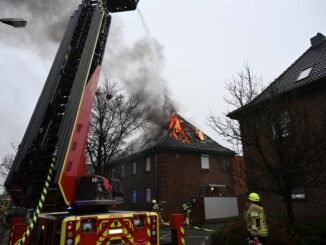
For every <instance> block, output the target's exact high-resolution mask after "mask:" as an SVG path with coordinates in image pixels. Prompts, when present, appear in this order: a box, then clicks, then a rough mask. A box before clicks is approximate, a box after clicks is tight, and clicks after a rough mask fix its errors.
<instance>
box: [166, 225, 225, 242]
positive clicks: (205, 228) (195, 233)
mask: <svg viewBox="0 0 326 245" xmlns="http://www.w3.org/2000/svg"><path fill="white" fill-rule="evenodd" d="M223 225H224V224H223V223H216V224H205V225H202V226H199V227H196V226H195V227H189V228H188V227H186V228H185V240H186V245H209V236H210V234H211V233H212V232H213V231H215V230H219V229H221V228H222V227H223ZM170 241H171V232H170V228H169V227H168V226H164V225H161V226H160V243H162V244H165V243H166V244H168V242H170Z"/></svg>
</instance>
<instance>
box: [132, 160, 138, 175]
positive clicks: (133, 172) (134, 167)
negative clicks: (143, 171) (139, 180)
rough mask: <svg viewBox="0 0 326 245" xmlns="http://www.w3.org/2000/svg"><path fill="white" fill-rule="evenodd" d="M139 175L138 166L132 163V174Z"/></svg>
mask: <svg viewBox="0 0 326 245" xmlns="http://www.w3.org/2000/svg"><path fill="white" fill-rule="evenodd" d="M136 173H137V165H136V162H133V163H132V174H136Z"/></svg>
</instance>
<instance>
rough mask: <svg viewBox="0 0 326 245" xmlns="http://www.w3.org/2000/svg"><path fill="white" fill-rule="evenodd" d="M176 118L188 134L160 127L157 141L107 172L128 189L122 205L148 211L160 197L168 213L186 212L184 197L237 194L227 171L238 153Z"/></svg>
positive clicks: (126, 157)
mask: <svg viewBox="0 0 326 245" xmlns="http://www.w3.org/2000/svg"><path fill="white" fill-rule="evenodd" d="M177 118H179V120H180V122H181V125H182V128H183V129H184V132H185V134H183V133H180V132H179V133H178V132H177V134H173V133H171V132H170V131H169V129H168V128H165V129H162V130H161V132H160V136H158V137H155V140H154V139H151V140H149V142H147V143H146V144H144V145H143V146H142V147H141V149H140V150H138V151H136V152H134V153H130V154H128V155H127V156H124V157H120V158H119V159H116V160H115V161H113V162H112V164H111V165H110V169H109V177H111V178H112V177H113V178H118V179H120V182H121V186H122V188H123V191H124V197H123V199H124V204H123V205H122V206H121V208H122V209H132V210H150V209H151V206H152V205H151V200H152V199H156V200H158V201H160V202H161V203H162V205H163V208H164V211H163V217H164V218H167V214H168V213H173V212H182V204H183V203H184V202H186V201H190V200H199V198H201V197H204V196H216V197H217V196H222V197H223V196H224V197H226V196H231V195H233V194H234V191H233V190H232V184H234V183H233V182H232V177H231V176H230V175H228V174H227V173H226V171H225V170H226V169H227V168H229V167H232V166H231V165H232V164H233V161H232V159H233V157H234V155H235V153H234V152H233V151H231V150H229V149H227V148H225V147H223V146H221V145H219V144H218V143H217V142H215V141H214V140H212V139H211V138H210V137H208V136H207V135H205V134H203V133H201V132H200V131H198V129H197V130H196V128H195V127H194V126H193V125H191V124H190V123H188V122H187V121H186V120H184V119H183V118H181V117H180V116H177ZM170 126H171V122H170ZM196 132H197V133H196ZM197 203H198V202H197ZM198 205H199V204H198ZM194 206H196V202H195V203H194ZM194 209H195V207H194ZM195 213H196V212H195V210H194V215H195ZM199 213H200V211H199ZM198 215H199V216H200V214H198ZM201 219H202V217H201Z"/></svg>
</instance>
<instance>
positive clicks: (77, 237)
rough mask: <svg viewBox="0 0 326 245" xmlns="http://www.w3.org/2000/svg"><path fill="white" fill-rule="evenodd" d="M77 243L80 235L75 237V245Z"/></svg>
mask: <svg viewBox="0 0 326 245" xmlns="http://www.w3.org/2000/svg"><path fill="white" fill-rule="evenodd" d="M79 242H80V235H78V236H76V239H75V245H77V244H78V243H79Z"/></svg>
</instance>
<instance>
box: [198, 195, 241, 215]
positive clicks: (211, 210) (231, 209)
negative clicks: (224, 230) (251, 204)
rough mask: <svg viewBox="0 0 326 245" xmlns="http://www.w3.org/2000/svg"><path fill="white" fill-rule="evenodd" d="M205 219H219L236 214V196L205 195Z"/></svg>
mask: <svg viewBox="0 0 326 245" xmlns="http://www.w3.org/2000/svg"><path fill="white" fill-rule="evenodd" d="M204 208H205V219H206V220H208V219H219V218H229V217H233V216H237V215H238V214H239V212H238V202H237V198H236V197H205V198H204Z"/></svg>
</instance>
